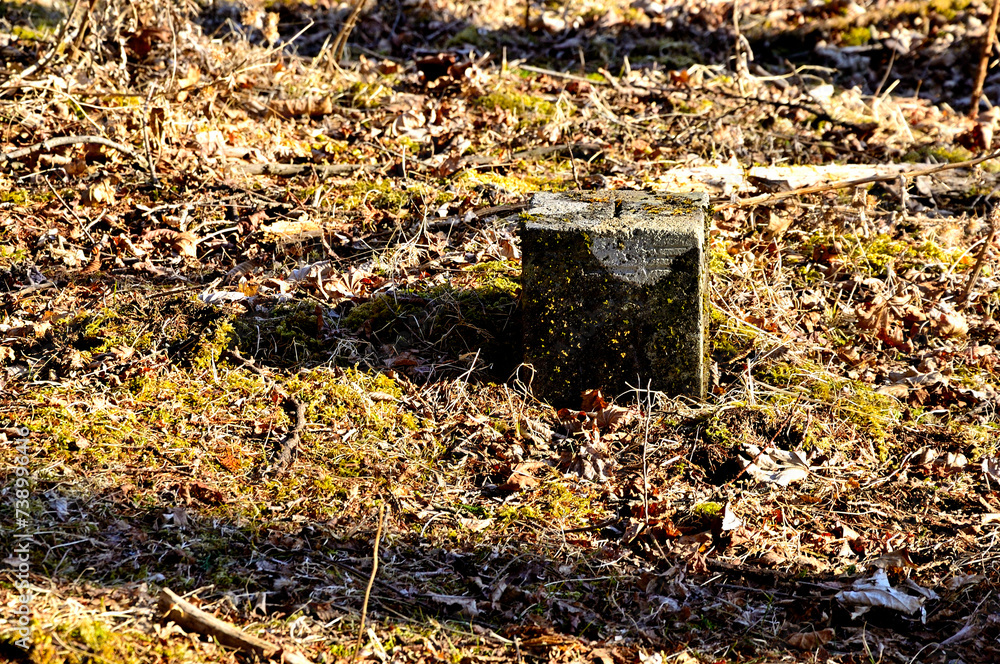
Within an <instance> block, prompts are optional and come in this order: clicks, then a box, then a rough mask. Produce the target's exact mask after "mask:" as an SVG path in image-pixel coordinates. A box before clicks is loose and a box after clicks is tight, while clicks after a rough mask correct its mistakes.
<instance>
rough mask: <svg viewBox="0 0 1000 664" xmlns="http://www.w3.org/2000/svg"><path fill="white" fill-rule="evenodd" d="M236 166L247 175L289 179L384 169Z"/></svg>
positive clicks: (374, 166) (364, 166)
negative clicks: (274, 176) (305, 174)
mask: <svg viewBox="0 0 1000 664" xmlns="http://www.w3.org/2000/svg"><path fill="white" fill-rule="evenodd" d="M236 166H237V167H238V168H239V169H240V170H241V171H243V172H244V173H246V174H247V175H277V176H279V177H291V176H293V175H301V174H302V173H316V174H317V175H319V176H320V177H329V176H331V175H350V174H351V173H355V172H357V171H362V170H365V171H367V170H376V169H379V168H385V164H282V163H279V162H268V163H266V164H237V165H236Z"/></svg>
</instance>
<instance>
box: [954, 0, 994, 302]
mask: <svg viewBox="0 0 1000 664" xmlns="http://www.w3.org/2000/svg"><path fill="white" fill-rule="evenodd" d="M997 4H1000V0H998V2H997ZM989 224H990V232H989V234H988V235H987V236H986V240H985V241H984V242H983V246H982V248H981V249H980V250H979V255H978V256H976V265H975V267H973V268H972V274H970V275H969V281H968V283H966V284H965V291H964V292H963V293H962V297H961V299H959V301H958V303H959V305H961V306H963V307H964V306H965V305H967V304H968V303H969V297H970V296H971V295H972V289H973V288H975V287H976V282H977V281H979V273H980V272H981V271H982V269H983V264H984V263H985V262H986V254H987V253H988V252H989V250H990V245H992V244H993V238H995V237H996V236H997V228H998V227H1000V205H997V206H996V207H994V208H993V210H992V211H990V216H989Z"/></svg>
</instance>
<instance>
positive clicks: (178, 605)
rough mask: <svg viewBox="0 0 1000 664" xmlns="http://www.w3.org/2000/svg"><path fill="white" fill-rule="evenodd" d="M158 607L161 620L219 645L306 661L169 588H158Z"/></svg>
mask: <svg viewBox="0 0 1000 664" xmlns="http://www.w3.org/2000/svg"><path fill="white" fill-rule="evenodd" d="M159 609H160V613H161V614H163V620H164V621H167V620H170V621H173V622H175V623H177V624H178V625H180V626H181V627H183V628H184V629H186V630H187V631H189V632H195V633H197V634H202V635H204V636H209V637H212V638H213V639H215V640H216V641H218V642H219V643H220V644H222V645H224V646H226V647H228V648H233V649H235V650H239V651H241V652H245V653H249V654H252V655H256V656H257V657H260V658H262V659H276V658H278V657H280V658H281V661H282V662H284V663H287V664H309V660H308V659H306V658H305V657H303V656H302V655H300V654H298V653H296V652H291V651H288V650H285V649H284V648H282V647H281V646H277V645H275V644H273V643H271V642H269V641H265V640H264V639H259V638H257V637H256V636H251V635H250V634H247V633H246V632H244V631H243V630H242V629H240V628H239V627H236V626H235V625H231V624H229V623H227V622H225V621H224V620H219V619H218V618H216V617H215V616H213V615H210V614H208V613H206V612H205V611H202V610H201V609H199V608H198V607H196V606H194V605H193V604H191V603H190V602H188V601H186V600H183V599H181V598H180V597H179V596H178V595H177V594H176V593H174V592H173V591H172V590H170V589H169V588H164V589H163V590H161V591H160V596H159Z"/></svg>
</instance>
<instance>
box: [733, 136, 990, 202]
mask: <svg viewBox="0 0 1000 664" xmlns="http://www.w3.org/2000/svg"><path fill="white" fill-rule="evenodd" d="M997 157H1000V150H994V151H993V152H990V153H989V154H985V155H982V156H980V157H976V158H975V159H969V160H968V161H960V162H957V163H954V164H941V165H940V166H931V167H930V168H917V169H914V170H911V171H903V172H901V173H896V174H893V175H873V176H871V177H867V178H860V179H857V180H841V181H840V182H831V183H829V184H817V185H813V186H810V187H800V188H798V189H792V190H790V191H782V192H779V193H776V194H763V195H761V196H753V197H751V198H744V199H743V200H740V201H733V202H730V203H720V204H718V205H716V206H715V209H716V210H725V209H728V208H742V207H750V206H751V205H768V204H770V203H776V202H778V201H783V200H785V199H786V198H792V197H793V196H804V195H805V194H818V193H821V192H824V191H836V190H837V189H847V188H850V187H858V186H861V185H863V184H872V183H874V182H892V181H893V180H898V179H899V178H901V177H902V178H917V177H920V176H923V175H933V174H934V173H940V172H941V171H949V170H952V169H954V168H968V167H970V166H975V165H976V164H981V163H983V162H984V161H988V160H990V159H996V158H997Z"/></svg>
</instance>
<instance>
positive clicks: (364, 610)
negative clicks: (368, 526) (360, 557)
mask: <svg viewBox="0 0 1000 664" xmlns="http://www.w3.org/2000/svg"><path fill="white" fill-rule="evenodd" d="M384 517H385V503H383V504H382V505H381V506H380V507H379V508H378V527H377V528H376V529H375V547H374V549H373V550H372V573H371V576H369V577H368V587H367V588H365V601H364V602H363V603H362V604H361V625H360V627H358V643H357V645H356V646H355V647H354V657H353V659H354V660H356V659H357V658H358V653H359V652H361V643H362V641H364V636H365V618H366V617H367V616H368V600H369V598H370V597H371V594H372V586H373V585H375V574H376V573H377V572H378V545H379V542H380V541H381V540H382V521H383V518H384Z"/></svg>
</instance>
